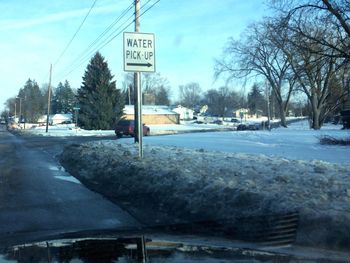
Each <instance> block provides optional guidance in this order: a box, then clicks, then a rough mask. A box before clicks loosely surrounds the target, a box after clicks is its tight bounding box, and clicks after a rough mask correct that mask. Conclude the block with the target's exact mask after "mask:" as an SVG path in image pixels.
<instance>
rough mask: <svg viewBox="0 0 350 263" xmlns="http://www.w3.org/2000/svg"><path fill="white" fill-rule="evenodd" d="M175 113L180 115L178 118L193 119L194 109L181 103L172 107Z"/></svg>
mask: <svg viewBox="0 0 350 263" xmlns="http://www.w3.org/2000/svg"><path fill="white" fill-rule="evenodd" d="M173 111H175V112H176V113H178V114H179V115H180V120H193V113H194V110H192V109H189V108H186V107H183V106H181V105H179V106H177V107H176V108H174V109H173Z"/></svg>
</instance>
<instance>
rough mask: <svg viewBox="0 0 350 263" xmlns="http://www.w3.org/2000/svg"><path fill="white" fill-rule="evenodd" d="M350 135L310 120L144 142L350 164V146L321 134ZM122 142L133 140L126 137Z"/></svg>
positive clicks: (334, 126)
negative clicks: (334, 142)
mask: <svg viewBox="0 0 350 263" xmlns="http://www.w3.org/2000/svg"><path fill="white" fill-rule="evenodd" d="M325 135H329V136H333V137H339V138H344V137H350V131H346V130H341V126H340V125H332V124H326V125H325V126H324V127H323V128H322V129H321V130H318V131H315V130H310V129H309V126H308V122H307V121H300V122H296V123H293V124H291V125H290V126H289V127H288V128H277V129H272V130H271V131H226V132H205V133H185V134H176V135H171V136H153V137H152V136H150V137H146V138H144V143H145V145H158V146H177V147H184V148H191V149H204V150H206V151H220V152H230V153H248V154H263V155H267V156H276V157H283V158H287V159H294V160H320V161H325V162H331V163H340V164H350V147H349V146H335V145H321V144H320V143H319V138H320V137H321V136H325ZM120 142H122V143H130V144H132V143H133V139H127V138H123V139H121V140H120Z"/></svg>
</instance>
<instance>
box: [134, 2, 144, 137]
mask: <svg viewBox="0 0 350 263" xmlns="http://www.w3.org/2000/svg"><path fill="white" fill-rule="evenodd" d="M139 16H140V0H135V32H140V18H139ZM139 82H140V73H139V72H135V73H134V116H135V118H134V134H135V136H134V142H135V143H137V142H139V125H138V123H139V105H138V104H139V103H138V102H139V99H140V98H139V94H138V89H139ZM141 105H142V104H141ZM141 125H142V124H141Z"/></svg>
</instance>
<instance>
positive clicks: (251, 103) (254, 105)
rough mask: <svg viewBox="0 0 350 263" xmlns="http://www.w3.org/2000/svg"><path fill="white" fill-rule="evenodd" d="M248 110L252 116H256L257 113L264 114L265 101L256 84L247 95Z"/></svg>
mask: <svg viewBox="0 0 350 263" xmlns="http://www.w3.org/2000/svg"><path fill="white" fill-rule="evenodd" d="M248 108H249V111H250V113H252V114H256V113H258V111H260V112H261V113H263V112H264V113H265V112H266V99H265V97H264V95H263V94H262V93H261V90H260V89H259V86H258V85H257V84H254V85H253V87H252V90H251V92H249V94H248Z"/></svg>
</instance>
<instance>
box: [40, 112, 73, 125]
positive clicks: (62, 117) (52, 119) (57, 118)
mask: <svg viewBox="0 0 350 263" xmlns="http://www.w3.org/2000/svg"><path fill="white" fill-rule="evenodd" d="M46 119H47V115H42V116H40V118H39V119H38V123H41V124H44V123H46ZM72 121H73V115H72V114H71V113H67V114H51V115H49V124H50V125H55V124H61V123H63V122H65V123H68V122H72Z"/></svg>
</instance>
